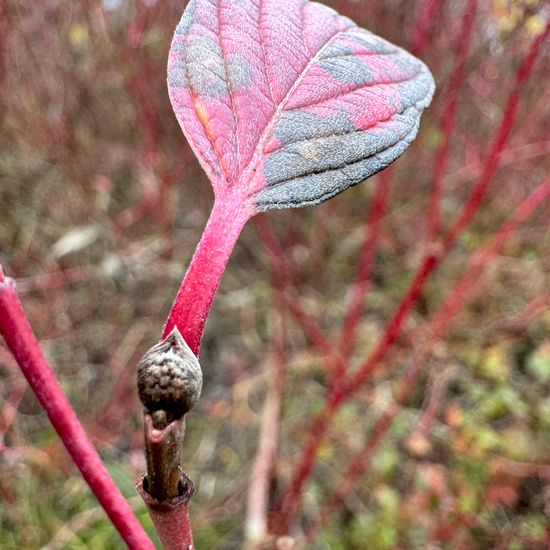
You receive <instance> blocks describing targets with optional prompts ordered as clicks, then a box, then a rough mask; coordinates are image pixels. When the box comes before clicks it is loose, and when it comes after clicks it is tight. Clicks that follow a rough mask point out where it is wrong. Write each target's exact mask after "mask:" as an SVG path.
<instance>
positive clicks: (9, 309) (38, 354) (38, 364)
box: [0, 267, 154, 550]
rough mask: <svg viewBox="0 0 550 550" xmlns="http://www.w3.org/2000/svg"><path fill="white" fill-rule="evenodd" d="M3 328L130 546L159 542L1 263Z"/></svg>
mask: <svg viewBox="0 0 550 550" xmlns="http://www.w3.org/2000/svg"><path fill="white" fill-rule="evenodd" d="M0 333H1V334H2V335H3V337H4V339H5V340H6V344H7V345H8V347H9V348H10V350H11V352H12V353H13V355H14V357H15V359H16V361H17V363H18V364H19V366H20V368H21V371H22V372H23V374H24V375H25V377H26V379H27V380H28V382H29V385H30V386H31V388H32V390H33V392H34V393H35V395H36V397H37V399H38V401H39V402H40V405H41V406H42V408H43V409H44V410H45V411H46V413H47V415H48V418H49V419H50V422H51V423H52V425H53V427H54V428H55V430H56V432H57V433H58V435H59V437H60V438H61V440H62V441H63V444H64V445H65V447H66V448H67V450H68V451H69V454H70V455H71V457H72V459H73V462H74V463H75V464H76V466H77V467H78V469H79V470H80V472H81V473H82V476H83V477H84V479H85V480H86V483H87V484H88V485H89V486H90V489H91V490H92V492H93V493H94V495H95V496H96V498H97V499H98V500H99V502H100V504H101V506H102V507H103V508H104V510H105V512H106V513H107V515H108V516H109V518H110V519H111V521H112V522H113V525H114V526H115V527H116V529H117V530H118V532H119V533H120V535H121V537H122V538H123V539H124V541H125V542H126V544H127V545H128V547H129V548H131V549H135V550H153V549H154V546H153V543H152V542H151V540H150V539H149V537H148V536H147V534H146V533H145V531H144V530H143V527H142V526H141V525H140V523H139V522H138V520H137V519H136V517H135V516H134V514H133V513H132V510H131V509H130V507H129V506H128V503H127V502H126V500H125V499H124V497H123V496H122V494H121V493H120V491H119V489H118V487H117V486H116V485H115V483H114V481H113V480H112V478H111V477H110V476H109V473H108V472H107V469H106V468H105V466H104V465H103V462H102V461H101V459H100V458H99V455H98V454H97V451H96V449H95V447H94V446H93V444H92V442H91V441H90V439H89V438H88V435H87V434H86V432H85V431H84V428H83V427H82V425H81V424H80V422H79V421H78V418H77V416H76V414H75V412H74V410H73V408H72V406H71V404H70V403H69V400H68V399H67V397H66V396H65V394H64V393H63V390H62V389H61V386H60V385H59V382H58V381H57V379H56V378H55V376H54V374H53V372H52V370H51V369H50V366H49V365H48V363H47V362H46V359H45V358H44V355H43V353H42V351H41V349H40V347H39V345H38V342H37V341H36V338H35V336H34V334H33V332H32V329H31V326H30V325H29V323H28V321H27V318H26V316H25V313H24V311H23V308H22V306H21V303H20V302H19V299H18V297H17V292H16V286H15V281H14V280H13V279H10V278H8V277H5V275H4V272H3V271H2V268H1V267H0Z"/></svg>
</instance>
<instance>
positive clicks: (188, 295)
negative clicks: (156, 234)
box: [162, 197, 253, 355]
mask: <svg viewBox="0 0 550 550" xmlns="http://www.w3.org/2000/svg"><path fill="white" fill-rule="evenodd" d="M252 213H253V211H252V208H251V207H249V206H247V204H246V203H244V204H243V202H242V201H241V200H240V197H228V198H226V199H225V200H223V201H222V200H219V201H218V200H216V201H215V202H214V208H213V209H212V213H211V214H210V219H209V220H208V223H207V225H206V228H205V230H204V233H203V235H202V238H201V241H200V243H199V245H198V246H197V249H196V251H195V255H194V256H193V259H192V260H191V264H190V265H189V268H188V270H187V273H186V274H185V278H184V279H183V282H182V284H181V287H180V289H179V292H178V294H177V296H176V300H175V302H174V305H173V306H172V310H171V311H170V315H169V316H168V320H167V321H166V325H165V326H164V331H163V333H162V338H163V339H164V338H166V337H167V336H168V335H169V334H170V332H172V329H173V328H174V327H175V326H177V327H178V330H179V331H180V333H181V335H182V336H183V338H184V339H185V341H186V342H187V345H188V346H189V347H190V348H191V351H192V352H193V353H194V354H195V355H198V354H199V349H200V342H201V339H202V334H203V332H204V325H205V323H206V317H207V316H208V312H209V311H210V307H211V305H212V301H213V300H214V295H215V294H216V290H217V289H218V286H219V284H220V280H221V277H222V275H223V272H224V270H225V266H226V265H227V262H228V260H229V256H230V255H231V251H232V250H233V247H234V246H235V243H236V242H237V238H238V237H239V234H240V233H241V230H242V228H243V227H244V224H245V223H246V222H247V220H248V219H249V218H250V216H251V215H252Z"/></svg>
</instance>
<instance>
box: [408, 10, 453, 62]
mask: <svg viewBox="0 0 550 550" xmlns="http://www.w3.org/2000/svg"><path fill="white" fill-rule="evenodd" d="M444 4H445V0H424V1H423V2H422V5H421V6H420V9H419V10H418V15H417V18H416V22H415V25H414V30H413V33H412V35H411V39H410V45H411V51H412V52H413V53H414V54H415V55H420V54H421V53H422V51H423V50H424V49H425V48H426V46H427V45H428V44H429V43H430V40H431V36H430V34H431V28H432V25H433V23H434V21H437V19H438V12H439V11H441V9H442V8H443V5H444Z"/></svg>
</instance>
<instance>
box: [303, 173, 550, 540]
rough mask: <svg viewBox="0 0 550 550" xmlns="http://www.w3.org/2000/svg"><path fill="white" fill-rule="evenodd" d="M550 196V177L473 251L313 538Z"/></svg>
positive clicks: (312, 531) (312, 530)
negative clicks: (442, 343)
mask: <svg viewBox="0 0 550 550" xmlns="http://www.w3.org/2000/svg"><path fill="white" fill-rule="evenodd" d="M549 197H550V179H547V180H545V181H544V182H543V183H541V184H540V185H539V186H538V187H537V188H536V189H535V191H533V192H532V193H531V194H530V195H529V196H528V197H527V198H526V199H525V200H524V201H523V202H522V203H521V205H520V206H519V207H518V208H517V210H516V211H515V212H514V214H513V215H512V216H511V217H510V218H509V219H508V220H507V221H506V222H505V223H504V224H503V225H502V226H501V227H500V229H499V230H498V231H497V233H496V234H495V236H494V237H493V239H492V240H491V242H490V243H489V244H488V245H487V246H485V247H483V248H481V249H480V250H478V251H477V252H476V253H475V254H474V255H473V257H472V258H471V260H470V262H469V264H468V266H467V268H466V269H465V270H464V271H463V273H462V275H461V276H460V278H459V279H458V281H457V282H456V283H455V285H454V286H453V289H452V291H451V292H450V293H449V294H448V296H447V297H446V299H445V301H444V302H443V304H442V305H441V306H440V308H439V309H438V311H437V312H436V313H435V314H434V315H433V316H432V319H431V321H430V322H428V323H426V325H428V332H429V333H430V335H429V339H427V340H425V341H424V343H423V345H422V347H421V349H420V350H419V351H418V352H417V353H416V355H415V357H414V358H413V361H412V362H411V364H410V366H409V368H408V370H407V372H406V375H405V377H404V378H403V380H402V381H401V384H400V385H399V387H398V389H397V392H396V398H395V400H394V401H393V402H392V403H390V404H389V405H388V407H387V408H386V410H385V411H384V412H383V414H382V415H381V416H380V418H379V419H378V420H377V422H376V423H375V425H374V428H373V430H372V432H371V434H370V435H369V437H368V438H367V441H366V443H365V446H364V447H363V449H362V450H361V451H360V452H359V453H358V454H357V455H356V456H355V457H354V459H353V460H352V462H351V464H350V465H349V466H348V468H347V469H346V471H345V473H344V474H343V475H342V481H341V483H340V484H339V486H338V487H337V488H336V490H335V491H334V493H333V494H332V495H331V496H330V497H328V498H327V501H326V505H325V506H324V508H323V510H322V511H321V513H320V514H319V516H318V519H317V521H315V522H314V523H313V524H312V525H311V527H310V528H309V529H308V533H307V537H308V539H309V540H311V539H312V538H313V536H315V534H316V533H317V531H318V529H319V528H320V527H321V525H322V523H323V521H324V520H326V519H327V518H328V517H329V516H330V514H331V511H332V510H334V508H335V507H336V506H337V505H338V504H339V503H341V502H342V501H343V500H344V499H345V498H346V497H347V495H348V494H349V493H350V492H351V491H352V490H353V489H354V487H355V482H356V481H357V478H358V477H359V476H361V475H362V474H363V473H364V472H365V471H366V470H367V468H368V467H369V464H370V460H371V458H372V455H373V452H374V449H375V448H376V447H377V445H378V444H379V443H380V441H381V440H382V438H383V436H384V435H385V434H386V433H387V431H388V430H389V429H390V428H391V426H392V422H393V420H394V418H395V417H396V415H397V414H398V412H399V411H400V409H401V404H402V403H403V402H404V401H405V399H406V398H407V396H408V395H410V393H411V391H412V389H413V387H414V385H415V384H416V382H417V380H418V378H419V376H420V374H421V373H422V371H423V366H424V365H425V363H426V360H427V359H428V357H429V356H430V353H431V350H432V347H433V344H434V343H435V342H437V341H439V340H440V339H441V338H442V337H443V335H444V334H445V332H446V331H447V329H448V328H449V325H450V324H451V321H452V320H453V319H454V318H455V317H456V315H457V314H458V313H459V312H460V311H461V310H462V309H463V307H464V302H465V301H466V300H467V299H468V298H469V297H470V295H471V293H472V291H473V290H474V289H475V287H476V284H477V283H478V282H479V280H480V278H481V276H482V275H483V272H484V271H485V269H486V268H487V266H488V265H489V264H490V262H491V261H492V260H493V258H494V257H495V255H496V254H498V253H499V251H500V250H502V247H503V246H504V245H505V244H506V242H507V241H508V239H509V238H510V237H511V236H512V235H513V233H514V231H515V230H516V228H517V226H518V225H519V224H520V223H523V222H524V221H525V220H526V219H527V218H528V217H529V216H531V214H533V212H534V211H535V210H536V209H537V208H538V207H540V206H541V205H542V204H543V203H544V202H545V201H546V200H547V199H548V198H549Z"/></svg>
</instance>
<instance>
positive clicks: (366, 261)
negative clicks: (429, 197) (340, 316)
mask: <svg viewBox="0 0 550 550" xmlns="http://www.w3.org/2000/svg"><path fill="white" fill-rule="evenodd" d="M392 176H393V168H392V167H390V168H388V169H387V170H385V171H384V172H382V173H381V174H380V175H379V177H378V186H377V188H376V193H375V194H374V198H373V200H372V205H371V207H370V209H369V214H368V218H367V221H366V223H365V240H364V242H363V246H362V247H361V252H360V254H359V260H358V267H357V275H356V278H355V282H354V284H353V288H352V293H351V297H350V300H349V305H348V310H347V314H346V317H345V319H344V324H343V325H342V331H341V336H340V354H341V355H342V357H343V358H344V359H348V358H349V357H350V356H351V354H352V352H353V348H354V346H355V340H356V337H357V329H358V327H359V322H360V320H361V316H362V313H363V308H364V304H365V300H366V299H367V293H368V291H369V286H370V281H371V277H372V267H373V265H374V259H375V256H376V249H377V246H378V239H379V236H380V227H381V225H382V218H383V217H384V214H385V212H386V207H387V205H388V195H389V190H390V183H391V179H392Z"/></svg>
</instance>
